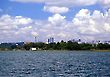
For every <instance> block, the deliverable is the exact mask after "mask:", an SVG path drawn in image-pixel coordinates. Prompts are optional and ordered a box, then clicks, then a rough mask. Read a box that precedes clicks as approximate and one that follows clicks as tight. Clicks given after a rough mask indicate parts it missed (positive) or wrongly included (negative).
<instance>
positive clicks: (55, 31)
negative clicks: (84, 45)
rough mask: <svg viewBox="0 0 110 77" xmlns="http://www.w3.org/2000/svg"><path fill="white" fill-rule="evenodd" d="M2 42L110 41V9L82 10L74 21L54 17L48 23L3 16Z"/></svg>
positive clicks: (1, 23) (64, 17)
mask: <svg viewBox="0 0 110 77" xmlns="http://www.w3.org/2000/svg"><path fill="white" fill-rule="evenodd" d="M0 35H1V36H0V42H1V41H34V37H35V36H38V39H39V40H40V41H44V42H46V41H47V38H49V37H54V38H55V39H56V41H60V40H62V39H63V40H69V39H78V38H81V39H83V40H86V41H88V40H109V38H110V36H109V35H110V10H108V11H107V12H105V13H101V12H100V11H98V10H95V11H94V12H93V13H91V12H90V11H89V10H88V9H81V10H80V11H79V12H78V13H77V14H76V15H75V16H74V17H73V19H72V20H71V21H68V20H67V19H66V16H63V15H61V14H54V15H52V16H50V17H48V19H47V20H45V21H43V20H34V19H31V18H27V17H22V16H15V17H13V16H10V15H2V16H1V17H0Z"/></svg>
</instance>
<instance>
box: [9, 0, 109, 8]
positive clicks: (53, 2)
mask: <svg viewBox="0 0 110 77" xmlns="http://www.w3.org/2000/svg"><path fill="white" fill-rule="evenodd" d="M10 1H16V2H22V3H29V2H31V3H35V2H36V3H44V4H45V5H46V6H63V7H73V6H88V5H94V4H101V5H102V6H104V7H105V8H109V7H110V0H10Z"/></svg>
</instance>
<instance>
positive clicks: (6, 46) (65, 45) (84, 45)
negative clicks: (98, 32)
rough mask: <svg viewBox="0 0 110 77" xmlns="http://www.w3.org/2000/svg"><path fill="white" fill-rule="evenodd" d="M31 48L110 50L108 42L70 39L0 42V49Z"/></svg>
mask: <svg viewBox="0 0 110 77" xmlns="http://www.w3.org/2000/svg"><path fill="white" fill-rule="evenodd" d="M31 48H36V49H37V50H93V49H95V50H110V44H108V43H104V44H103V43H98V44H90V43H80V44H79V43H78V42H72V41H68V42H65V41H63V40H62V41H61V42H57V43H55V42H54V43H49V44H46V43H43V42H36V43H34V42H30V43H20V44H17V45H16V44H11V43H5V44H0V50H30V49H31Z"/></svg>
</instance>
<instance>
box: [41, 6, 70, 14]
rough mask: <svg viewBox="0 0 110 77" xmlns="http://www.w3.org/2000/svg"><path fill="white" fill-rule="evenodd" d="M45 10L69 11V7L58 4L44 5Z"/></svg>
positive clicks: (51, 11)
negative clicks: (58, 5)
mask: <svg viewBox="0 0 110 77" xmlns="http://www.w3.org/2000/svg"><path fill="white" fill-rule="evenodd" d="M43 10H44V11H47V12H50V13H67V12H68V11H69V8H67V7H57V6H44V9H43Z"/></svg>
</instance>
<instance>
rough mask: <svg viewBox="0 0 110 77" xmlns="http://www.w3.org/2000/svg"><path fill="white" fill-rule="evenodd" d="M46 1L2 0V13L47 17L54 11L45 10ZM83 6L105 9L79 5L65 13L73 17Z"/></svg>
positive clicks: (98, 7) (0, 4)
mask: <svg viewBox="0 0 110 77" xmlns="http://www.w3.org/2000/svg"><path fill="white" fill-rule="evenodd" d="M44 6H45V5H44V3H21V2H12V1H9V0H1V2H0V8H1V9H2V10H3V12H2V14H9V15H12V16H24V17H30V18H32V19H43V20H45V19H47V18H48V17H49V16H51V15H52V13H49V12H45V11H43V7H44ZM82 8H84V9H89V10H90V11H94V10H100V11H102V12H104V11H105V8H103V7H102V6H101V5H99V4H95V5H90V6H78V7H75V6H74V7H70V11H69V12H68V13H65V14H63V15H65V16H67V18H68V19H71V17H72V16H74V15H75V14H76V13H77V12H78V11H79V10H81V9H82Z"/></svg>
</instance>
